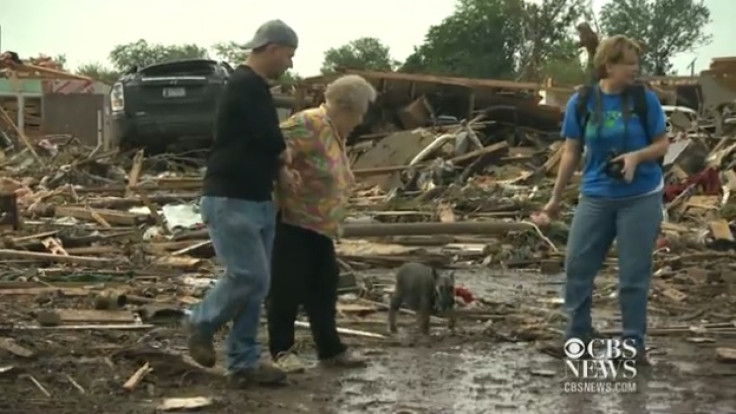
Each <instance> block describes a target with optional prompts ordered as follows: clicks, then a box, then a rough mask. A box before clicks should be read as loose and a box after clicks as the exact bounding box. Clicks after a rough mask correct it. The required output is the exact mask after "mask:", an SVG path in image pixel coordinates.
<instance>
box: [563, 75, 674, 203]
mask: <svg viewBox="0 0 736 414" xmlns="http://www.w3.org/2000/svg"><path fill="white" fill-rule="evenodd" d="M596 92H597V91H596V89H593V90H591V91H590V93H589V94H588V111H589V112H590V116H589V118H588V122H587V124H586V128H585V141H584V148H585V149H586V157H585V161H584V162H585V164H584V167H583V177H582V183H581V185H580V192H581V193H582V194H583V195H585V196H588V197H601V198H627V197H635V196H639V195H644V194H647V193H650V192H652V191H655V190H656V189H657V187H659V186H660V185H662V167H660V166H659V164H658V162H657V161H656V160H652V161H643V162H641V163H640V164H639V165H638V166H637V168H636V172H635V174H634V179H633V180H632V181H631V183H627V182H626V181H624V180H619V179H615V178H611V177H609V176H608V175H607V174H606V173H605V171H604V168H605V165H606V161H607V160H608V158H609V154H610V153H611V152H612V151H615V152H616V153H618V154H623V153H626V152H631V151H637V150H640V149H642V148H644V147H647V146H649V145H650V144H651V142H650V138H647V136H649V137H652V138H655V137H658V136H660V135H662V134H664V133H665V119H664V111H663V110H662V105H661V104H660V103H659V99H658V98H657V95H655V94H654V92H652V91H649V90H647V91H646V100H647V111H648V113H649V119H648V120H647V126H648V128H649V135H647V134H645V133H644V128H643V125H642V123H641V121H640V120H639V119H638V117H637V115H636V114H635V113H633V112H630V115H629V118H628V137H625V135H626V134H625V133H624V119H623V113H622V109H623V106H622V99H621V95H620V94H610V95H609V94H606V93H603V91H601V92H600V94H601V116H600V117H599V118H598V119H600V120H602V121H603V122H602V125H601V126H600V128H599V126H598V125H597V123H596V122H595V121H594V118H595V117H594V116H593V112H592V111H593V108H594V107H595V93H596ZM629 100H630V103H629V105H628V106H629V108H633V100H631V98H629ZM577 101H578V94H577V93H576V94H574V95H573V96H572V97H570V100H569V101H568V103H567V108H566V110H565V119H564V121H563V123H562V136H563V137H565V138H569V139H577V140H579V139H580V133H581V130H580V123H579V122H578V119H577V118H578V116H577V114H576V111H575V108H576V106H577ZM624 146H625V148H624Z"/></svg>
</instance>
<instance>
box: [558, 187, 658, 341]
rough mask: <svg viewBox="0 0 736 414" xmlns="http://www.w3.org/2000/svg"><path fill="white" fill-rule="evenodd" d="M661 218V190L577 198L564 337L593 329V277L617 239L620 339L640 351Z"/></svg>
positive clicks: (569, 248)
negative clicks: (617, 197) (630, 341)
mask: <svg viewBox="0 0 736 414" xmlns="http://www.w3.org/2000/svg"><path fill="white" fill-rule="evenodd" d="M661 222H662V193H661V192H657V193H655V194H650V195H644V196H641V197H635V198H627V199H622V200H615V199H599V198H590V197H585V196H582V197H581V198H580V202H579V203H578V207H577V210H576V211H575V216H574V217H573V220H572V226H571V228H570V235H569V238H568V240H567V254H566V260H565V273H566V277H567V280H566V284H565V309H566V311H567V313H568V315H569V317H570V320H569V325H568V327H567V332H566V337H567V338H573V337H575V338H589V336H590V334H591V332H592V321H591V316H590V311H591V303H592V296H593V279H594V278H595V275H596V273H598V271H599V270H600V269H601V267H602V266H603V261H604V260H605V258H606V254H607V253H608V250H609V249H610V247H611V244H612V243H613V239H614V238H616V247H617V250H618V263H619V305H620V307H621V319H622V324H623V335H622V339H633V340H634V341H635V342H636V346H637V348H639V349H644V336H645V335H646V330H647V299H648V298H647V296H648V293H649V284H650V282H651V279H652V252H653V251H654V244H655V242H656V240H657V236H658V235H659V229H660V226H661Z"/></svg>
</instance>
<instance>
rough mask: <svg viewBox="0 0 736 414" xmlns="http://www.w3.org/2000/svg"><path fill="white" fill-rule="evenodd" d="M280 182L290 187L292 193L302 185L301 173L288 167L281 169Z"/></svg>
mask: <svg viewBox="0 0 736 414" xmlns="http://www.w3.org/2000/svg"><path fill="white" fill-rule="evenodd" d="M279 181H281V182H282V183H285V184H286V185H288V186H289V188H291V190H292V191H294V190H296V189H297V188H299V187H300V186H301V185H302V177H301V176H300V175H299V172H297V171H296V170H294V169H292V168H289V167H286V166H284V167H281V170H280V171H279Z"/></svg>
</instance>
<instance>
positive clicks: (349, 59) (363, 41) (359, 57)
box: [322, 37, 396, 74]
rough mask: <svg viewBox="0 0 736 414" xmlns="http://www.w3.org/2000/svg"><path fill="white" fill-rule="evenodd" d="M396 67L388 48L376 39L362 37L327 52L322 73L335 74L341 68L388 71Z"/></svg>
mask: <svg viewBox="0 0 736 414" xmlns="http://www.w3.org/2000/svg"><path fill="white" fill-rule="evenodd" d="M395 66H396V62H395V61H394V60H393V59H391V53H390V50H389V48H388V46H386V45H384V44H383V43H381V41H380V40H378V39H376V38H374V37H361V38H359V39H355V40H353V41H351V42H349V43H347V44H344V45H342V46H340V47H336V48H331V49H329V50H327V51H326V52H325V58H324V61H323V62H322V73H323V74H327V73H334V72H335V71H336V70H337V69H339V68H349V69H361V70H378V71H387V70H393V68H394V67H395Z"/></svg>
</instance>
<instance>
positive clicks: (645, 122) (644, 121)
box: [629, 83, 652, 143]
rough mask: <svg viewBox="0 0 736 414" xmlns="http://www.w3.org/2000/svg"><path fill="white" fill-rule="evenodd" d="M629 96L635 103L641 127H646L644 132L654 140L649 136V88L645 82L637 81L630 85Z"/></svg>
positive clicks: (648, 137)
mask: <svg viewBox="0 0 736 414" xmlns="http://www.w3.org/2000/svg"><path fill="white" fill-rule="evenodd" d="M629 88H630V89H629V96H631V99H632V100H633V103H634V108H633V109H634V114H636V117H637V118H639V122H640V123H641V127H642V128H643V129H644V134H645V135H646V137H647V141H648V142H650V143H651V142H652V137H651V136H649V110H648V108H647V88H646V86H645V85H644V84H641V83H636V84H634V85H631V86H630V87H629Z"/></svg>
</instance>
